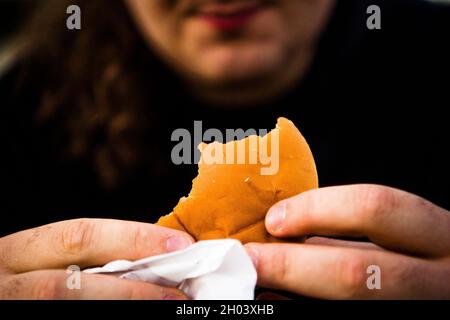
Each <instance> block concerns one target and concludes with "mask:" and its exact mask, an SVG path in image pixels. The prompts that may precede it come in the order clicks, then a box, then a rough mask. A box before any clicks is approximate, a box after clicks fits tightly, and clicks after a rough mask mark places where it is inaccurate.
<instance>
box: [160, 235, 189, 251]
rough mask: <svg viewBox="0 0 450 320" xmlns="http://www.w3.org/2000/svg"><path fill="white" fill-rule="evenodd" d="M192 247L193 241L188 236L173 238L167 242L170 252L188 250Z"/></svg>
mask: <svg viewBox="0 0 450 320" xmlns="http://www.w3.org/2000/svg"><path fill="white" fill-rule="evenodd" d="M190 245H192V240H191V239H189V238H188V237H186V236H172V237H170V238H169V239H167V241H166V249H167V251H168V252H172V251H178V250H182V249H186V248H187V247H189V246H190Z"/></svg>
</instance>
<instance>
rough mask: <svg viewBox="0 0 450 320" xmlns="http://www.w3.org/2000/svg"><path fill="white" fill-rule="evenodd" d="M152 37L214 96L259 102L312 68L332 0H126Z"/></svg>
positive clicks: (144, 31)
mask: <svg viewBox="0 0 450 320" xmlns="http://www.w3.org/2000/svg"><path fill="white" fill-rule="evenodd" d="M125 1H126V3H127V5H128V7H129V9H130V12H131V14H132V16H133V18H134V20H135V21H136V23H137V25H138V27H139V29H140V30H141V33H142V34H143V36H144V38H145V39H146V40H147V41H148V43H149V44H150V45H151V46H152V48H154V49H155V51H156V52H157V53H159V55H160V56H161V57H163V58H164V59H165V60H166V61H167V62H168V63H169V64H170V65H171V66H173V67H174V69H175V70H176V71H178V72H179V73H180V74H181V75H182V76H183V77H184V78H186V79H187V80H188V83H189V84H191V85H192V86H193V87H196V88H198V89H199V92H202V93H203V94H204V95H205V96H208V95H209V96H210V97H211V98H212V99H218V100H220V99H222V100H227V99H231V100H232V99H233V98H237V99H240V100H241V101H244V100H249V101H252V100H258V98H261V99H263V98H265V97H264V96H265V95H273V94H275V93H276V92H278V91H281V90H282V88H285V87H287V86H289V85H290V83H292V82H294V81H295V79H298V78H299V77H301V75H302V73H304V72H305V70H306V69H307V67H308V65H309V63H310V61H311V59H312V56H313V55H314V48H315V46H316V43H317V40H318V37H319V35H320V33H321V31H322V30H323V28H324V26H325V24H326V22H327V18H328V16H329V14H330V12H331V11H332V7H333V5H334V2H335V0H125Z"/></svg>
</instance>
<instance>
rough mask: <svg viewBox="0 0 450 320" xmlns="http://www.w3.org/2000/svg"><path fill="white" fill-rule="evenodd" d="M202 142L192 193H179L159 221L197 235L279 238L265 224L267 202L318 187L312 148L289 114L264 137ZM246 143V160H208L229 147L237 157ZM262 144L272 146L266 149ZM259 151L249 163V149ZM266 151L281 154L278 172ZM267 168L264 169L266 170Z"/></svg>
mask: <svg viewBox="0 0 450 320" xmlns="http://www.w3.org/2000/svg"><path fill="white" fill-rule="evenodd" d="M251 139H253V140H252V141H250V140H251ZM274 139H275V140H274ZM255 141H257V143H255ZM275 142H279V144H278V145H276V144H274V143H275ZM255 145H257V146H258V147H257V150H255ZM199 148H200V150H201V152H202V156H201V159H200V163H199V170H198V176H197V177H196V178H195V179H194V180H193V183H192V190H191V192H190V193H189V196H188V197H183V198H181V199H180V201H179V203H178V205H177V206H176V207H175V208H174V210H173V212H172V213H171V214H169V215H167V216H164V217H161V218H160V219H159V221H158V222H157V224H158V225H160V226H165V227H169V228H174V229H178V230H182V231H185V232H187V233H189V234H190V235H192V237H194V238H195V239H196V240H208V239H220V238H234V239H238V240H240V241H241V242H242V243H247V242H274V241H277V239H275V238H274V237H272V236H271V235H269V234H268V233H267V231H266V229H265V225H264V218H265V216H266V214H267V211H268V210H269V208H270V207H271V206H272V205H274V204H275V203H277V202H278V201H280V200H283V199H286V198H289V197H292V196H295V195H297V194H299V193H302V192H304V191H306V190H310V189H315V188H318V177H317V171H316V165H315V163H314V158H313V155H312V153H311V150H310V148H309V146H308V144H307V142H306V140H305V139H304V138H303V136H302V135H301V133H300V131H299V130H298V129H297V128H296V127H295V125H294V124H293V123H292V122H291V121H290V120H288V119H286V118H279V119H278V122H277V125H276V128H275V129H273V130H272V131H271V132H269V133H268V134H267V135H266V136H264V137H259V136H250V137H247V138H245V139H243V140H239V141H231V142H229V143H227V144H221V143H219V142H214V143H211V144H201V145H200V146H199ZM244 148H245V159H246V162H245V164H239V163H238V164H236V163H235V164H226V163H225V164H217V163H211V162H212V161H208V160H211V156H217V154H218V153H220V152H221V151H222V152H223V155H224V158H225V157H226V155H229V156H230V152H231V156H230V159H232V158H233V156H234V160H237V154H238V152H239V150H241V151H242V150H244ZM263 148H267V149H266V150H268V151H264V152H263V150H265V149H263ZM232 150H234V151H232ZM255 151H256V152H257V156H258V155H259V156H260V157H258V161H256V162H253V163H249V162H250V161H249V159H250V158H251V156H252V155H251V152H253V156H254V155H255ZM232 152H234V153H232ZM262 152H263V153H267V152H268V154H267V156H268V157H272V161H277V160H278V168H277V169H278V170H277V172H276V173H275V174H270V173H269V174H267V171H268V167H269V165H267V162H266V161H264V159H265V160H267V157H266V158H264V157H261V154H262ZM277 153H278V154H277ZM242 154H243V153H242ZM278 155H279V157H278ZM208 158H210V159H208ZM253 159H254V158H253ZM235 162H236V161H235ZM227 163H229V162H227ZM272 164H273V163H272ZM264 170H266V173H265V174H262V173H263V172H264Z"/></svg>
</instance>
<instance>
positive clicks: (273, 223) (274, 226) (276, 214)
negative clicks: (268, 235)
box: [266, 202, 286, 231]
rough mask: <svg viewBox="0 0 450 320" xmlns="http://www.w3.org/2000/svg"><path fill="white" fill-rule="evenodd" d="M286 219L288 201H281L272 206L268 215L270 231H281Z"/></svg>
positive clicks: (267, 223)
mask: <svg viewBox="0 0 450 320" xmlns="http://www.w3.org/2000/svg"><path fill="white" fill-rule="evenodd" d="M285 219H286V203H285V202H282V203H279V204H277V205H275V206H273V207H272V208H270V210H269V213H268V214H267V217H266V226H267V228H268V229H270V231H279V230H280V229H281V228H282V227H283V222H284V220H285Z"/></svg>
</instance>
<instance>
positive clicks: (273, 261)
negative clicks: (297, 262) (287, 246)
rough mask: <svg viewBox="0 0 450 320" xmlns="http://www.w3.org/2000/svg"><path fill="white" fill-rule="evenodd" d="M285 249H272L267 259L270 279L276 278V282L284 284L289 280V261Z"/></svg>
mask: <svg viewBox="0 0 450 320" xmlns="http://www.w3.org/2000/svg"><path fill="white" fill-rule="evenodd" d="M289 261H290V260H289V258H288V253H287V250H284V249H279V250H274V252H273V256H272V257H271V258H270V260H269V264H270V270H272V272H271V273H273V275H272V277H271V278H272V279H277V283H281V284H285V283H289V281H290V279H289V278H290V274H291V272H290V267H291V266H290V262H289Z"/></svg>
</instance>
